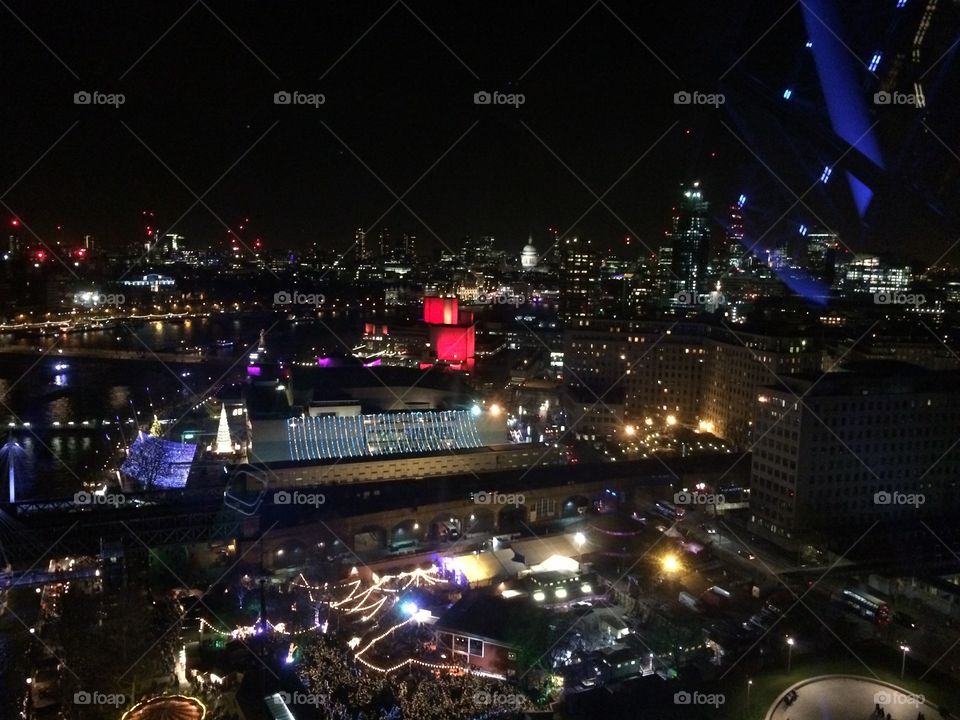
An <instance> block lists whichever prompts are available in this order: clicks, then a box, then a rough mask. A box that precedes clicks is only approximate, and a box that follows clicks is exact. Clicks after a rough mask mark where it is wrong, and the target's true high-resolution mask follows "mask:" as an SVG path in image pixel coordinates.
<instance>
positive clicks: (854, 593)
mask: <svg viewBox="0 0 960 720" xmlns="http://www.w3.org/2000/svg"><path fill="white" fill-rule="evenodd" d="M843 600H844V602H845V603H846V604H847V606H848V607H850V608H852V609H853V610H856V611H857V612H858V613H859V614H860V616H861V617H865V618H870V619H871V620H873V622H874V623H876V624H877V625H886V624H887V623H889V622H890V606H889V605H887V603H886V601H884V600H881V599H880V598H878V597H876V596H875V595H871V594H870V593H866V592H864V591H863V590H853V589H851V588H847V589H846V590H844V591H843Z"/></svg>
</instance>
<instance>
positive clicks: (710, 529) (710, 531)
mask: <svg viewBox="0 0 960 720" xmlns="http://www.w3.org/2000/svg"><path fill="white" fill-rule="evenodd" d="M716 534H717V529H716V528H715V527H709V526H708V527H707V535H716Z"/></svg>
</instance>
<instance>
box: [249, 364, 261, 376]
mask: <svg viewBox="0 0 960 720" xmlns="http://www.w3.org/2000/svg"><path fill="white" fill-rule="evenodd" d="M247 376H249V377H260V368H259V367H258V366H257V365H247Z"/></svg>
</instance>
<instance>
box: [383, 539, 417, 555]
mask: <svg viewBox="0 0 960 720" xmlns="http://www.w3.org/2000/svg"><path fill="white" fill-rule="evenodd" d="M416 546H417V541H416V540H413V539H409V540H394V541H393V542H391V543H390V544H389V545H388V546H387V549H388V550H389V551H390V552H392V553H396V552H403V551H405V550H408V551H413V549H414V548H415V547H416Z"/></svg>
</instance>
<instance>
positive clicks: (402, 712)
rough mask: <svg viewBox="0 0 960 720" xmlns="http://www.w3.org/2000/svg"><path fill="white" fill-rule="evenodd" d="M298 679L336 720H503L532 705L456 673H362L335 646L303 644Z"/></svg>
mask: <svg viewBox="0 0 960 720" xmlns="http://www.w3.org/2000/svg"><path fill="white" fill-rule="evenodd" d="M300 673H301V679H302V680H303V684H304V686H305V687H306V688H307V692H309V693H310V694H311V695H312V696H314V697H316V698H318V704H320V705H323V706H325V710H326V711H327V713H328V714H329V716H330V717H331V718H335V719H336V720H361V719H363V720H400V719H402V718H417V719H418V720H449V718H452V717H456V718H476V719H477V720H487V719H492V718H498V719H502V720H507V719H509V718H512V717H520V716H521V715H522V713H523V711H525V710H527V709H529V708H530V707H531V706H532V705H531V703H530V701H529V699H527V697H526V696H525V695H523V693H521V692H520V691H519V690H518V689H517V688H516V687H514V686H512V685H510V684H509V683H506V682H502V681H498V680H493V679H490V678H487V677H481V676H478V675H475V674H471V673H466V672H462V671H461V672H457V671H446V670H434V669H431V668H427V667H423V666H417V665H408V666H407V667H405V668H403V669H401V670H399V671H396V672H394V673H390V674H386V673H381V672H378V671H376V670H372V669H370V668H367V667H366V666H364V665H363V664H362V663H360V662H358V661H357V660H355V659H354V657H353V654H352V653H351V652H350V651H349V650H347V649H346V648H342V647H340V646H339V645H338V643H337V641H335V640H333V639H331V638H328V637H324V636H320V637H316V638H314V639H313V640H312V641H310V642H309V643H306V644H305V646H304V648H303V656H302V661H301V664H300Z"/></svg>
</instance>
